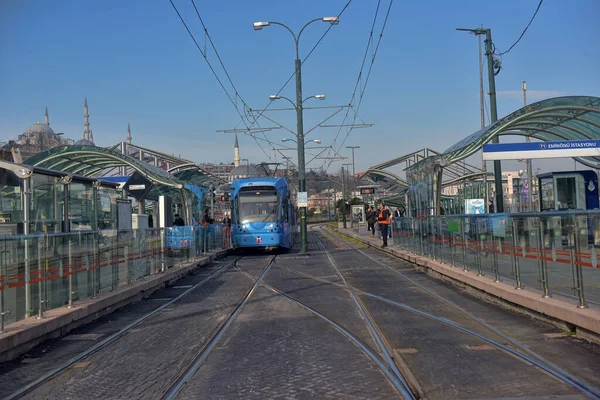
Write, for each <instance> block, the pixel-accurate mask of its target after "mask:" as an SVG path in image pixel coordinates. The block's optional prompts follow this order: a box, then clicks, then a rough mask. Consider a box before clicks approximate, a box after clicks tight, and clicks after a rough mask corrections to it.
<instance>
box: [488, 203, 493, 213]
mask: <svg viewBox="0 0 600 400" xmlns="http://www.w3.org/2000/svg"><path fill="white" fill-rule="evenodd" d="M488 212H489V213H490V214H493V213H494V203H492V201H491V200H488Z"/></svg>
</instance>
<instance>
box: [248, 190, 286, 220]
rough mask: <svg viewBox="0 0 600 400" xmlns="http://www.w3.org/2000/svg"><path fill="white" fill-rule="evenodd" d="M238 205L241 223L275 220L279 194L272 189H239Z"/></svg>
mask: <svg viewBox="0 0 600 400" xmlns="http://www.w3.org/2000/svg"><path fill="white" fill-rule="evenodd" d="M238 206H239V207H238V218H239V221H240V222H241V223H248V222H277V221H278V219H279V196H278V194H277V192H276V191H275V190H272V189H271V190H268V189H267V190H260V191H256V190H247V191H240V192H239V197H238Z"/></svg>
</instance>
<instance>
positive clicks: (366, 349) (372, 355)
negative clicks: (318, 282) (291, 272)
mask: <svg viewBox="0 0 600 400" xmlns="http://www.w3.org/2000/svg"><path fill="white" fill-rule="evenodd" d="M273 265H277V264H273ZM238 271H240V272H241V273H242V274H244V275H246V276H247V277H248V278H249V279H256V278H255V277H254V276H252V275H250V274H249V273H247V272H245V271H242V270H241V269H239V268H238ZM261 285H262V286H263V287H265V288H266V289H269V290H270V291H272V292H273V293H276V294H278V295H280V296H282V297H284V298H286V299H287V300H289V301H291V302H292V303H294V304H296V305H298V306H300V307H302V308H303V309H305V310H306V311H308V312H310V313H311V314H312V315H314V316H316V317H318V318H320V319H321V320H323V321H325V322H326V323H327V324H329V325H330V326H332V327H333V328H334V329H335V330H336V331H338V332H339V333H340V334H341V335H342V336H344V337H345V338H346V339H348V340H349V341H350V342H352V343H353V344H354V345H356V346H357V347H358V348H359V349H360V350H361V351H362V352H363V353H364V354H365V355H366V356H367V357H368V358H369V359H371V361H373V362H374V363H375V364H376V365H377V367H378V368H379V369H380V370H381V371H382V372H383V373H384V375H385V376H386V377H387V378H388V379H389V381H390V383H391V384H392V385H393V386H394V388H396V390H397V391H398V392H399V393H400V394H401V395H402V397H403V398H405V399H416V397H415V395H414V394H413V393H412V391H411V388H410V386H409V385H408V383H407V382H406V380H405V378H404V376H403V375H402V374H401V373H400V372H399V371H398V370H397V368H394V367H392V366H391V365H390V364H389V363H388V362H387V360H386V359H384V358H382V357H380V356H379V355H378V354H377V352H376V351H375V350H373V349H372V348H371V347H370V346H369V345H367V344H366V343H364V342H363V341H362V340H361V339H359V338H358V337H356V336H355V335H354V334H353V333H352V332H351V331H350V330H348V329H346V328H344V327H343V326H342V325H340V324H339V323H337V322H336V321H334V320H333V319H331V318H329V317H327V316H326V315H325V314H323V313H321V312H320V311H318V310H317V309H315V308H313V307H311V306H310V305H308V304H306V303H305V302H303V301H302V300H300V299H298V298H296V297H294V296H292V295H290V294H289V293H286V292H284V291H282V290H280V289H278V288H276V287H275V286H273V285H271V284H269V283H266V282H264V281H261Z"/></svg>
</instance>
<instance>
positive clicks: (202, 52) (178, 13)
mask: <svg viewBox="0 0 600 400" xmlns="http://www.w3.org/2000/svg"><path fill="white" fill-rule="evenodd" d="M169 2H170V3H171V6H172V7H173V9H174V10H175V12H176V13H177V16H178V17H179V19H180V20H181V23H182V24H183V26H184V27H185V29H186V30H187V32H188V34H189V35H190V37H191V38H192V40H193V42H194V44H195V45H196V48H197V49H198V51H200V54H202V57H204V60H205V61H206V63H207V64H208V67H209V68H210V70H211V72H212V73H213V75H214V77H215V78H216V79H217V82H218V83H219V85H220V86H221V88H222V89H223V91H224V92H225V94H226V95H227V98H228V99H229V101H230V102H231V104H232V105H233V107H234V108H235V110H236V112H237V113H238V115H239V116H240V118H241V119H242V122H243V123H244V125H245V126H246V129H247V130H248V131H250V126H248V124H247V123H246V121H245V119H244V116H243V115H242V113H241V112H240V110H239V108H238V105H237V103H236V101H235V100H234V99H233V98H232V96H231V94H230V93H229V91H228V90H227V89H226V88H225V85H224V84H223V82H222V81H221V78H220V77H219V75H218V74H217V72H216V71H215V69H214V67H213V66H212V64H211V63H210V61H209V60H208V57H207V52H206V50H204V51H203V50H202V48H201V47H200V45H199V44H198V41H197V40H196V38H195V36H194V34H193V33H192V31H191V30H190V28H189V27H188V25H187V24H186V22H185V20H184V19H183V16H182V15H181V13H180V12H179V10H178V9H177V7H176V6H175V3H173V0H169ZM192 4H193V5H194V8H195V9H196V12H197V15H198V18H200V22H201V23H202V26H203V27H204V32H205V34H206V37H208V39H209V41H210V43H211V45H212V46H213V49H214V51H215V53H216V54H217V57H218V59H219V61H220V62H221V66H222V67H223V69H224V70H225V73H226V75H227V77H228V78H229V81H230V83H231V85H232V87H233V89H234V92H235V95H236V98H238V97H239V98H240V99H241V96H240V95H239V93H238V92H237V90H236V88H235V85H234V84H233V81H232V80H231V77H230V76H229V73H228V72H227V70H226V68H225V66H224V65H223V62H222V60H221V57H220V56H218V53H217V50H216V48H215V46H214V43H213V41H212V39H211V38H210V35H209V34H208V30H207V29H206V26H205V25H204V21H203V20H202V18H201V17H200V13H199V12H198V9H197V8H196V5H195V3H194V2H193V0H192ZM242 102H243V100H242ZM243 104H244V105H246V103H245V102H243ZM251 136H252V137H253V138H254V141H255V142H256V144H258V145H259V147H260V148H261V150H262V152H263V153H264V154H265V155H266V156H267V158H268V159H269V160H271V161H272V159H271V157H270V155H269V154H268V152H267V151H266V150H265V149H264V148H263V147H262V146H261V145H260V143H258V141H257V140H256V137H254V135H251ZM265 136H266V135H265ZM267 142H269V140H268V139H267Z"/></svg>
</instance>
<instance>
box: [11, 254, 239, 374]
mask: <svg viewBox="0 0 600 400" xmlns="http://www.w3.org/2000/svg"><path fill="white" fill-rule="evenodd" d="M228 253H229V250H223V251H220V252H217V253H214V254H210V255H207V256H201V257H198V258H196V259H195V260H194V261H193V262H189V263H187V264H184V265H183V266H181V267H172V268H169V269H168V270H167V271H165V272H164V273H159V274H156V275H151V276H147V277H145V278H142V279H139V280H137V281H135V282H134V283H133V284H132V285H130V286H122V287H119V288H118V289H117V290H115V291H114V292H105V293H102V294H100V295H99V296H98V297H96V298H93V299H88V300H83V301H78V302H76V303H75V304H74V306H73V308H67V307H60V308H55V309H52V310H48V311H46V312H45V313H44V319H41V320H39V319H36V318H35V317H31V318H27V319H24V320H21V321H18V322H15V323H13V324H10V325H7V326H6V327H5V328H6V329H5V332H4V333H2V334H0V362H6V361H10V360H14V359H15V358H17V357H19V356H20V355H22V354H24V353H26V352H28V351H29V350H31V349H32V348H34V347H35V346H37V345H39V344H41V343H44V342H46V341H48V340H50V339H55V338H59V337H61V336H64V335H66V334H67V333H69V332H70V331H72V330H73V329H75V328H77V327H79V326H82V325H85V324H88V323H90V322H93V321H95V320H97V319H98V318H100V317H103V316H105V315H107V314H110V313H112V312H115V311H116V310H118V309H119V308H121V307H124V306H126V305H128V304H131V303H133V302H135V301H139V300H141V299H143V298H146V297H149V296H150V295H151V294H152V293H154V292H155V291H156V290H159V289H161V288H163V287H166V286H168V285H170V284H172V283H173V282H175V281H177V280H179V279H181V278H183V277H184V276H186V275H188V274H190V273H192V272H193V271H194V270H196V269H197V268H200V267H201V266H203V265H206V264H208V263H210V262H212V261H213V260H215V259H216V258H219V257H222V256H224V255H227V254H228Z"/></svg>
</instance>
